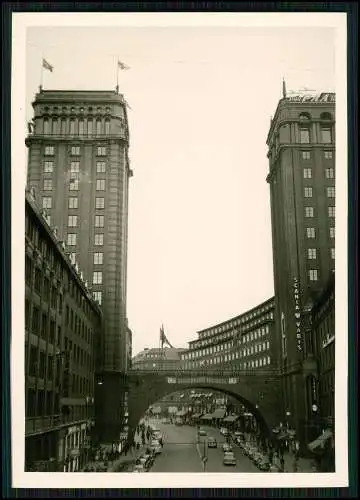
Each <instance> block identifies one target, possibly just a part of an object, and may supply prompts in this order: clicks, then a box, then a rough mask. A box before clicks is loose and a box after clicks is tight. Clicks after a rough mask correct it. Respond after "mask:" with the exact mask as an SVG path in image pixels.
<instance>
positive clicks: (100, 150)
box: [44, 145, 106, 156]
mask: <svg viewBox="0 0 360 500" xmlns="http://www.w3.org/2000/svg"><path fill="white" fill-rule="evenodd" d="M79 154H80V146H72V147H71V155H73V156H78V155H79ZM54 155H55V146H52V145H47V146H45V149H44V156H54ZM96 155H97V156H106V146H97V147H96Z"/></svg>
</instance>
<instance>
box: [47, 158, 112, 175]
mask: <svg viewBox="0 0 360 500" xmlns="http://www.w3.org/2000/svg"><path fill="white" fill-rule="evenodd" d="M53 171H54V161H52V160H45V161H44V173H45V174H52V173H53ZM79 172H80V162H79V161H71V162H70V177H71V178H75V179H76V178H78V174H79ZM105 172H106V162H105V161H97V162H96V173H97V174H103V173H105Z"/></svg>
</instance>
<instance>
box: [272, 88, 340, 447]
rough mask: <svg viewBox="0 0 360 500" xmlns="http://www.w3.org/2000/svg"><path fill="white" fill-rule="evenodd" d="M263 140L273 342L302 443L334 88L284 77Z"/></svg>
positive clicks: (324, 255) (328, 257)
mask: <svg viewBox="0 0 360 500" xmlns="http://www.w3.org/2000/svg"><path fill="white" fill-rule="evenodd" d="M267 145H268V158H269V174H268V176H267V181H268V183H269V186H270V202H271V223H272V243H273V261H274V262H273V264H274V289H275V297H276V300H275V318H276V323H277V324H278V325H279V329H278V330H276V332H277V335H276V336H275V337H274V344H275V349H276V351H277V352H278V353H279V363H280V367H281V373H282V374H283V394H284V398H283V399H284V408H283V413H284V415H285V414H288V415H291V417H290V420H291V425H292V426H293V427H295V429H296V431H297V437H298V439H299V440H300V441H301V443H302V444H303V445H305V443H306V441H308V439H309V436H308V434H309V429H310V422H311V421H312V418H313V415H312V407H313V406H314V404H315V402H316V401H318V398H319V395H318V392H317V391H318V385H317V384H315V385H314V378H316V379H317V378H318V368H317V360H316V352H315V345H314V344H313V342H311V333H310V332H311V326H310V325H309V319H310V315H311V310H312V307H313V305H314V302H315V300H316V297H317V296H318V295H319V294H320V293H321V292H322V290H323V289H324V287H326V284H327V283H328V281H329V279H330V277H331V275H332V273H334V269H335V94H334V93H319V94H314V93H313V94H311V93H309V92H304V93H301V92H299V93H286V88H285V84H284V92H283V98H282V99H281V100H280V101H279V103H278V105H277V108H276V112H275V115H274V118H273V119H272V120H271V124H270V130H269V133H268V137H267ZM284 419H285V417H284Z"/></svg>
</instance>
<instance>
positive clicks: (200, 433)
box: [199, 427, 206, 436]
mask: <svg viewBox="0 0 360 500" xmlns="http://www.w3.org/2000/svg"><path fill="white" fill-rule="evenodd" d="M199 436H206V431H205V430H204V429H202V428H201V427H200V429H199Z"/></svg>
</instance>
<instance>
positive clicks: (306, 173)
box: [303, 167, 335, 179]
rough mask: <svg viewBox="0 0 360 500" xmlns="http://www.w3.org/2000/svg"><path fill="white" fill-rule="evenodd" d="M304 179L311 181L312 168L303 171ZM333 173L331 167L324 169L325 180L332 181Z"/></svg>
mask: <svg viewBox="0 0 360 500" xmlns="http://www.w3.org/2000/svg"><path fill="white" fill-rule="evenodd" d="M303 174H304V179H312V168H310V167H307V168H304V170H303ZM334 176H335V171H334V169H333V168H332V167H329V168H325V177H326V179H334Z"/></svg>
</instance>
